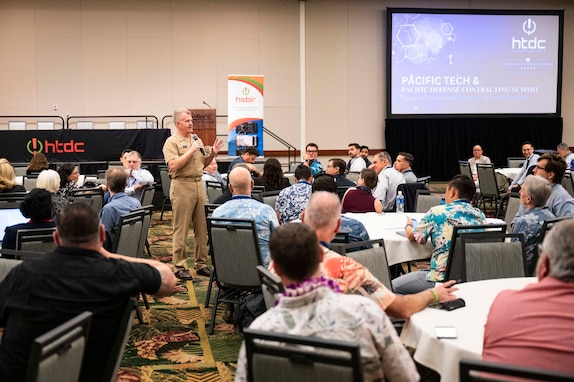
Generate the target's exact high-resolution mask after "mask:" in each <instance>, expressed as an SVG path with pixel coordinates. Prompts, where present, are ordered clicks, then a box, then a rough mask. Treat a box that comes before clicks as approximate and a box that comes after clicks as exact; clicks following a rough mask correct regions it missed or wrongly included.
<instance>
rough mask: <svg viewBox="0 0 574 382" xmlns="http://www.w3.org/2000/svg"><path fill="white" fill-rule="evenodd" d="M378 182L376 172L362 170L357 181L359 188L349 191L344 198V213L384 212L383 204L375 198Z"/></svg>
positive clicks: (366, 169)
mask: <svg viewBox="0 0 574 382" xmlns="http://www.w3.org/2000/svg"><path fill="white" fill-rule="evenodd" d="M377 181H378V179H377V173H376V172H375V170H372V169H370V168H364V169H362V170H361V174H360V175H359V179H358V180H357V188H350V189H348V190H347V192H345V195H344V196H343V213H347V212H383V204H382V203H381V201H380V200H378V199H375V197H374V196H373V189H374V188H375V187H376V186H377Z"/></svg>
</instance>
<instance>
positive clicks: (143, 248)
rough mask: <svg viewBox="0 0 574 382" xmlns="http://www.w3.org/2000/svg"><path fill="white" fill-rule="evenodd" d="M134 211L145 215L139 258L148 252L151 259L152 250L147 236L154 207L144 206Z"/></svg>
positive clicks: (139, 244) (150, 205)
mask: <svg viewBox="0 0 574 382" xmlns="http://www.w3.org/2000/svg"><path fill="white" fill-rule="evenodd" d="M133 211H143V212H144V215H143V219H142V231H141V235H140V240H139V242H138V252H137V253H138V255H137V256H138V257H143V255H145V252H146V250H147V254H148V257H151V249H150V246H149V243H148V241H147V236H148V231H149V226H150V224H151V217H152V214H153V205H152V204H149V205H143V207H141V208H136V209H135V210H133Z"/></svg>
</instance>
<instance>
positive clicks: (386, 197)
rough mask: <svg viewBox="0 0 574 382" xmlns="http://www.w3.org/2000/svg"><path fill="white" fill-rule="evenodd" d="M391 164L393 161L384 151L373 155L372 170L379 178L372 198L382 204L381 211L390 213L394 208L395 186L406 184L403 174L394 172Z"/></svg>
mask: <svg viewBox="0 0 574 382" xmlns="http://www.w3.org/2000/svg"><path fill="white" fill-rule="evenodd" d="M392 163H393V160H392V159H391V156H390V155H389V153H388V152H386V151H381V152H380V153H378V154H375V156H374V158H373V170H375V172H376V173H377V174H378V177H379V181H378V183H377V187H375V189H374V190H373V196H374V197H375V198H377V199H379V200H380V201H381V202H383V211H391V210H392V209H393V208H394V206H395V198H396V196H397V186H398V185H399V184H403V183H406V182H405V177H404V176H403V174H402V173H400V172H399V171H397V170H395V169H394V168H393V166H392Z"/></svg>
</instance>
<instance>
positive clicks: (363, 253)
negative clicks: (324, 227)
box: [329, 239, 392, 290]
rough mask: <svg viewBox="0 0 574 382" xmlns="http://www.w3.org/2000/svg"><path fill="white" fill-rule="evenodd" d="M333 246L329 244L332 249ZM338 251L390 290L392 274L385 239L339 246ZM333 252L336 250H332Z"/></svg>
mask: <svg viewBox="0 0 574 382" xmlns="http://www.w3.org/2000/svg"><path fill="white" fill-rule="evenodd" d="M331 245H332V244H329V248H331ZM336 247H337V251H336V252H338V253H339V254H341V255H343V256H347V257H350V258H352V259H354V260H355V261H357V262H358V263H359V264H361V265H363V266H364V267H365V268H367V269H368V270H369V271H370V272H371V273H372V274H373V276H375V278H376V279H377V280H379V281H380V282H381V283H382V284H383V285H384V286H386V287H387V288H388V289H389V290H392V286H391V272H390V270H389V263H388V261H387V251H386V250H385V241H384V240H383V239H376V240H364V241H354V242H352V243H347V244H340V245H337V246H336ZM331 249H332V250H335V249H333V248H331Z"/></svg>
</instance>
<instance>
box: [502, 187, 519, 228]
mask: <svg viewBox="0 0 574 382" xmlns="http://www.w3.org/2000/svg"><path fill="white" fill-rule="evenodd" d="M519 208H520V196H515V195H510V196H509V197H508V198H507V201H506V211H505V212H504V221H505V222H506V227H507V229H508V232H511V231H512V219H514V217H515V216H516V214H517V213H518V209H519Z"/></svg>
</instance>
